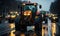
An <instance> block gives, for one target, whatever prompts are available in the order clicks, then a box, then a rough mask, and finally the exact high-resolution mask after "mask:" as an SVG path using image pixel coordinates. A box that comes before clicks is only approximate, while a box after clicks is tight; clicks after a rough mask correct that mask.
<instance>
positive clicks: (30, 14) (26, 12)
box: [15, 3, 41, 32]
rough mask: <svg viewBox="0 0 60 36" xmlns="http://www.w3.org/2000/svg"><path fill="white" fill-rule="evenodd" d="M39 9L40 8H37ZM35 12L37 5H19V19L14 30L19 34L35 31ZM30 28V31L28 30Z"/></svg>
mask: <svg viewBox="0 0 60 36" xmlns="http://www.w3.org/2000/svg"><path fill="white" fill-rule="evenodd" d="M39 7H40V8H41V6H39ZM36 12H37V3H22V5H21V19H20V23H19V24H15V25H16V30H17V31H21V32H32V31H35V29H36V28H35V24H34V19H35V16H36ZM28 28H31V29H28Z"/></svg>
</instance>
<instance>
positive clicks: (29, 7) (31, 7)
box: [24, 5, 37, 12]
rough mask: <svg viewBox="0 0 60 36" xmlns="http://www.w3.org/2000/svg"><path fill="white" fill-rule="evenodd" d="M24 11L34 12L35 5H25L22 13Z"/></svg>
mask: <svg viewBox="0 0 60 36" xmlns="http://www.w3.org/2000/svg"><path fill="white" fill-rule="evenodd" d="M26 10H31V11H32V12H36V10H37V8H36V6H35V5H25V6H24V11H26Z"/></svg>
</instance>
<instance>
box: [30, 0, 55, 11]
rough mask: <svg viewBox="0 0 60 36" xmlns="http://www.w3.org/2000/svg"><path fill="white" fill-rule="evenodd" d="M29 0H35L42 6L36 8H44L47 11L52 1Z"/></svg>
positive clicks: (33, 0) (34, 0) (32, 0)
mask: <svg viewBox="0 0 60 36" xmlns="http://www.w3.org/2000/svg"><path fill="white" fill-rule="evenodd" d="M30 1H31V2H37V3H38V4H40V5H42V8H41V9H39V8H38V10H45V11H49V8H50V5H51V2H54V0H30Z"/></svg>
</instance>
